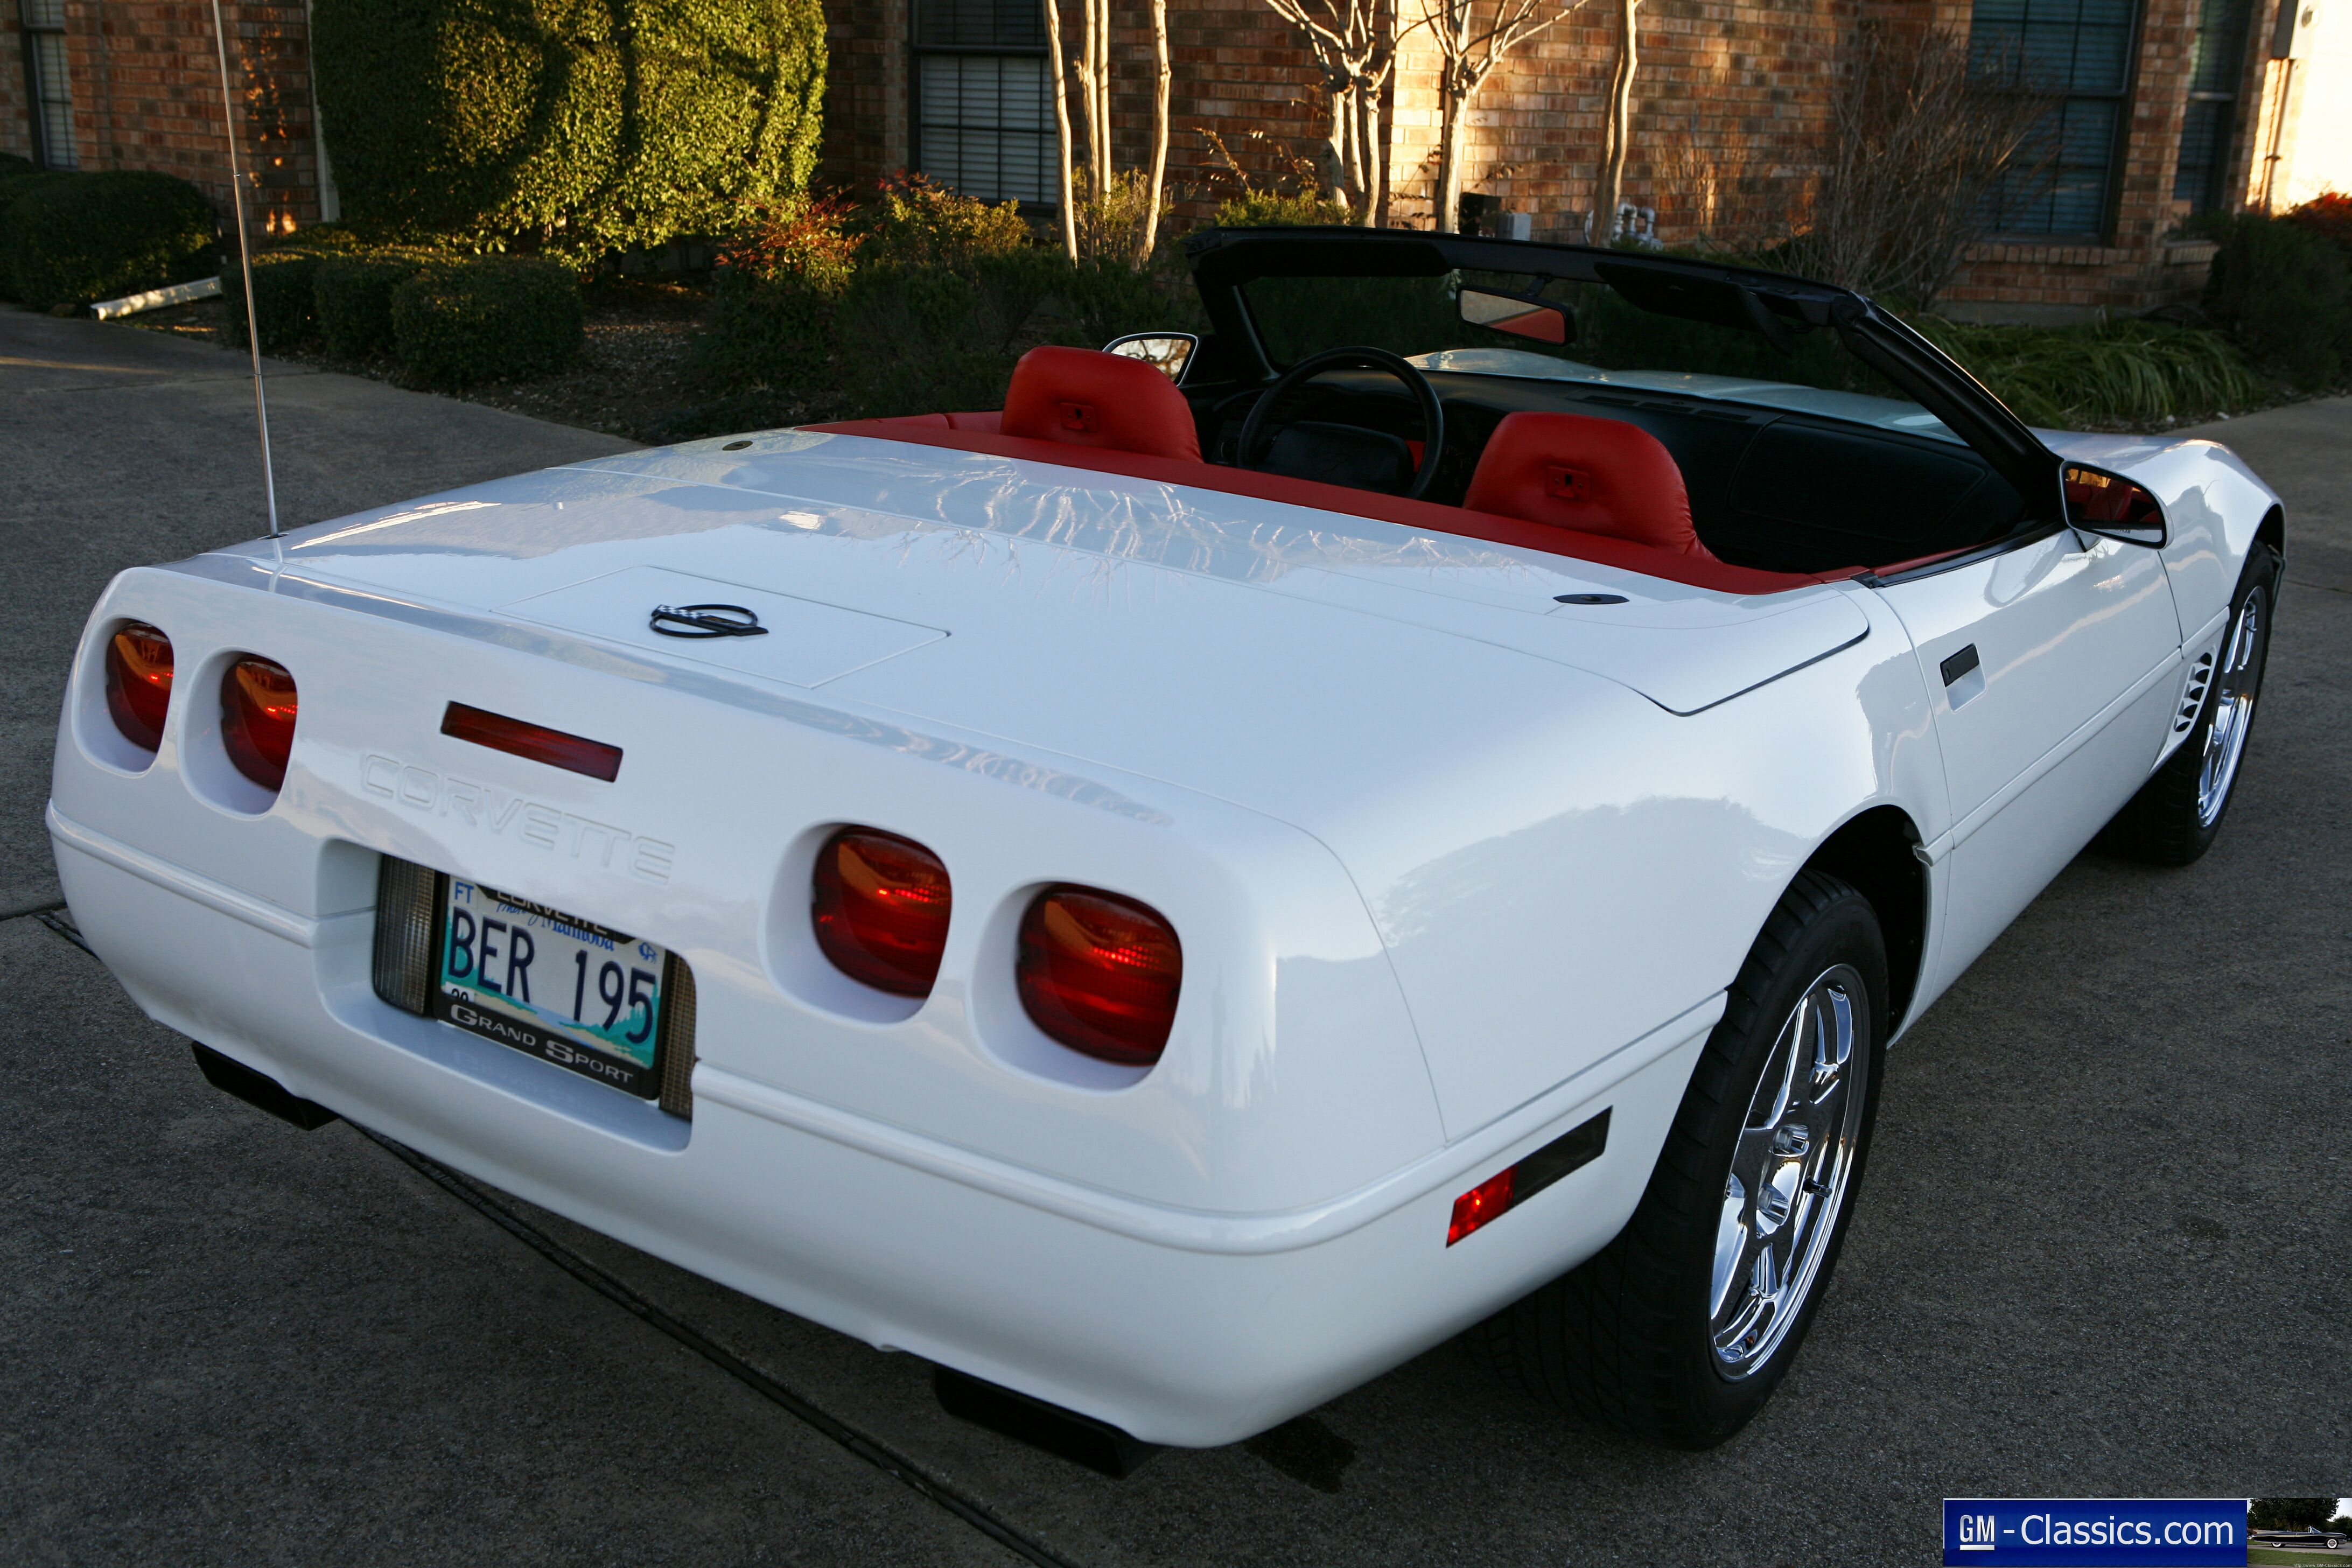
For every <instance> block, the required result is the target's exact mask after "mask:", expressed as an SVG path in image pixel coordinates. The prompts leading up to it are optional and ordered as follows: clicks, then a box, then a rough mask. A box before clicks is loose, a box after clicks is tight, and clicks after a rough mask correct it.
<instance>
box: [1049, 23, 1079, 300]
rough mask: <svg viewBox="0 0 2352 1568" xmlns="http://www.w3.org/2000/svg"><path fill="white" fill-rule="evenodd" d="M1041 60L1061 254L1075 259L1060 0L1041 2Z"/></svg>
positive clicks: (1073, 193) (1075, 222)
mask: <svg viewBox="0 0 2352 1568" xmlns="http://www.w3.org/2000/svg"><path fill="white" fill-rule="evenodd" d="M1044 5H1045V60H1046V63H1047V64H1048V65H1049V66H1051V67H1052V68H1053V74H1054V154H1055V156H1054V177H1055V195H1058V196H1059V197H1060V198H1061V203H1062V253H1063V254H1064V255H1065V256H1067V257H1068V258H1070V259H1071V260H1072V261H1076V260H1077V258H1078V203H1077V193H1076V191H1075V190H1074V189H1073V188H1072V186H1073V185H1074V184H1076V182H1075V181H1073V180H1072V179H1071V178H1070V72H1069V65H1068V62H1067V61H1066V60H1065V59H1064V58H1063V56H1062V6H1061V0H1044Z"/></svg>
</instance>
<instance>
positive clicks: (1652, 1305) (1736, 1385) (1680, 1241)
mask: <svg viewBox="0 0 2352 1568" xmlns="http://www.w3.org/2000/svg"><path fill="white" fill-rule="evenodd" d="M1841 965H1843V966H1844V972H1843V974H1841V977H1840V981H1839V984H1840V985H1841V986H1842V987H1843V985H1845V984H1846V979H1845V976H1846V975H1850V976H1852V977H1853V979H1854V980H1855V981H1858V987H1857V988H1858V989H1859V991H1860V992H1861V993H1862V994H1861V995H1859V996H1858V997H1854V998H1853V1004H1854V1005H1853V1007H1852V1014H1853V1020H1852V1028H1853V1036H1854V1038H1853V1046H1852V1052H1853V1054H1852V1061H1853V1063H1855V1064H1858V1065H1859V1067H1860V1069H1861V1079H1862V1081H1861V1083H1860V1084H1859V1085H1855V1084H1853V1082H1852V1081H1851V1079H1849V1080H1848V1082H1847V1089H1846V1092H1848V1093H1852V1092H1853V1090H1854V1089H1859V1090H1860V1099H1861V1105H1860V1108H1859V1111H1858V1115H1859V1123H1858V1125H1857V1124H1856V1123H1855V1122H1854V1121H1853V1120H1851V1118H1849V1117H1848V1116H1847V1115H1846V1113H1845V1111H1844V1110H1843V1109H1841V1110H1840V1111H1839V1112H1838V1116H1839V1118H1840V1124H1841V1125H1842V1126H1843V1128H1845V1129H1846V1132H1845V1138H1846V1145H1845V1152H1843V1155H1842V1158H1843V1163H1844V1174H1843V1182H1842V1184H1839V1185H1837V1186H1836V1188H1835V1196H1834V1198H1833V1199H1832V1202H1834V1203H1835V1205H1836V1206H1835V1209H1834V1212H1832V1213H1830V1214H1828V1215H1826V1216H1825V1218H1822V1217H1820V1216H1817V1217H1816V1218H1815V1220H1814V1223H1815V1224H1816V1225H1821V1224H1825V1225H1826V1226H1827V1229H1826V1239H1825V1240H1822V1241H1820V1242H1818V1243H1815V1244H1814V1247H1815V1250H1816V1253H1817V1256H1818V1264H1817V1266H1815V1267H1814V1268H1812V1270H1811V1275H1810V1278H1809V1279H1808V1280H1807V1281H1806V1283H1805V1284H1804V1286H1803V1287H1802V1289H1801V1295H1800V1297H1799V1299H1798V1300H1794V1301H1792V1302H1790V1303H1789V1304H1788V1306H1787V1308H1786V1310H1785V1313H1784V1315H1785V1317H1786V1319H1787V1322H1786V1326H1784V1327H1780V1328H1779V1329H1778V1330H1777V1333H1778V1338H1777V1340H1776V1342H1774V1343H1773V1344H1772V1345H1771V1346H1770V1347H1769V1350H1767V1351H1765V1352H1763V1353H1762V1354H1761V1355H1760V1357H1759V1359H1757V1360H1756V1361H1754V1362H1753V1363H1750V1364H1748V1365H1747V1366H1745V1367H1744V1368H1741V1369H1740V1370H1739V1371H1738V1373H1737V1374H1736V1375H1735V1374H1734V1373H1728V1372H1727V1371H1726V1370H1724V1367H1725V1363H1724V1361H1723V1359H1722V1358H1721V1357H1719V1355H1718V1353H1717V1340H1716V1336H1717V1323H1716V1317H1717V1313H1716V1310H1715V1309H1716V1302H1715V1300H1713V1297H1714V1292H1715V1289H1716V1288H1717V1262H1716V1250H1717V1234H1718V1228H1719V1227H1720V1226H1725V1225H1726V1224H1727V1223H1728V1222H1727V1215H1728V1214H1729V1212H1730V1205H1732V1203H1733V1202H1734V1200H1733V1198H1732V1195H1731V1189H1732V1175H1733V1169H1734V1166H1733V1158H1734V1155H1735V1153H1736V1152H1737V1151H1738V1147H1739V1142H1740V1139H1741V1137H1742V1136H1743V1132H1745V1131H1748V1130H1749V1127H1750V1122H1751V1111H1752V1110H1753V1108H1754V1107H1755V1106H1756V1105H1758V1104H1760V1103H1762V1101H1761V1100H1760V1099H1759V1088H1760V1086H1761V1085H1762V1083H1763V1079H1764V1074H1765V1071H1766V1069H1767V1068H1768V1067H1775V1068H1777V1067H1780V1066H1781V1065H1782V1064H1783V1063H1784V1062H1785V1061H1786V1060H1787V1059H1788V1052H1786V1051H1784V1050H1776V1049H1775V1047H1776V1046H1779V1045H1780V1043H1781V1042H1782V1041H1783V1039H1784V1034H1783V1031H1784V1027H1786V1026H1790V1024H1791V1023H1792V1016H1793V1014H1794V1013H1795V1010H1796V1008H1797V1005H1798V1004H1799V1002H1800V1001H1801V1000H1803V999H1804V998H1805V997H1806V996H1807V995H1808V994H1809V993H1811V992H1812V990H1813V987H1814V984H1815V982H1816V981H1817V980H1826V979H1828V978H1829V977H1830V976H1831V975H1832V974H1833V973H1840V971H1839V966H1841ZM1886 996H1887V986H1886V946H1885V938H1884V937H1883V936H1882V935H1881V933H1880V931H1879V925H1878V917H1877V914H1876V912H1875V911H1874V910H1872V908H1871V906H1870V901H1869V900H1866V899H1864V897H1863V896H1862V895H1861V894H1860V893H1858V892H1856V891H1855V890H1854V889H1853V888H1852V887H1850V886H1848V885H1847V884H1846V883H1844V882H1843V881H1840V880H1839V879H1836V878H1834V877H1829V876H1824V875H1822V874H1821V873H1819V872H1814V871H1806V872H1801V873H1800V874H1799V875H1798V877H1797V879H1796V880H1795V881H1794V882H1793V883H1791V884H1790V888H1789V890H1788V891H1787V892H1786V893H1785V894H1783V895H1782V897H1781V900H1780V904H1779V905H1778V906H1777V907H1776V908H1775V909H1774V910H1773V911H1772V916H1771V918H1770V919H1769V921H1766V922H1765V925H1764V930H1763V931H1762V933H1761V934H1760V935H1759V936H1758V937H1757V939H1756V944H1755V946H1754V947H1753V948H1751V949H1750V950H1749V951H1748V959H1747V962H1746V963H1743V964H1742V965H1741V966H1740V970H1739V975H1738V979H1737V980H1735V981H1734V982H1733V983H1732V986H1731V992H1730V1000H1729V1005H1727V1008H1726V1010H1725V1012H1724V1016H1723V1019H1722V1021H1721V1022H1720V1023H1718V1024H1717V1026H1715V1030H1714V1032H1713V1034H1711V1035H1710V1036H1709V1037H1708V1038H1707V1042H1706V1048H1705V1049H1704V1050H1703V1051H1702V1052H1701V1053H1700V1056H1699V1061H1698V1066H1697V1068H1696V1069H1695V1070H1694V1071H1693V1073H1692V1075H1691V1081H1690V1086H1689V1088H1688V1089H1685V1091H1684V1094H1683V1101H1682V1106H1681V1109H1680V1110H1677V1111H1676V1112H1675V1122H1674V1127H1673V1130H1672V1131H1669V1132H1668V1133H1667V1135H1666V1142H1665V1147H1664V1150H1663V1151H1662V1152H1660V1154H1659V1156H1658V1163H1657V1167H1656V1169H1655V1170H1654V1172H1653V1173H1652V1174H1651V1177H1650V1184H1649V1186H1648V1188H1647V1189H1646V1190H1645V1191H1644V1192H1643V1196H1642V1201H1641V1203H1640V1205H1638V1206H1637V1207H1636V1208H1635V1209H1634V1211H1633V1218H1632V1219H1631V1220H1630V1221H1629V1222H1627V1224H1626V1226H1625V1228H1624V1230H1623V1231H1622V1232H1621V1233H1619V1235H1618V1237H1617V1238H1616V1239H1615V1240H1614V1241H1612V1242H1611V1243H1610V1244H1609V1245H1608V1246H1607V1247H1604V1248H1603V1249H1602V1250H1601V1252H1600V1253H1599V1254H1598V1255H1597V1256H1595V1257H1594V1258H1591V1260H1590V1261H1588V1262H1586V1263H1585V1264H1583V1265H1582V1266H1581V1267H1580V1268H1575V1269H1573V1270H1571V1271H1570V1272H1569V1273H1568V1274H1566V1275H1563V1276H1562V1277H1561V1278H1559V1279H1555V1280H1553V1281H1552V1282H1551V1283H1550V1284H1549V1285H1545V1286H1542V1287H1540V1288H1539V1289H1536V1290H1535V1291H1533V1292H1531V1293H1530V1294H1528V1296H1526V1297H1524V1298H1522V1299H1521V1300H1518V1301H1517V1302H1515V1303H1513V1304H1512V1305H1511V1306H1508V1307H1507V1308H1505V1309H1504V1310H1502V1311H1500V1312H1497V1313H1496V1314H1495V1316H1493V1317H1492V1318H1489V1319H1488V1320H1486V1322H1484V1323H1482V1324H1480V1325H1478V1326H1477V1327H1476V1328H1474V1329H1472V1330H1471V1331H1470V1332H1469V1336H1468V1339H1469V1342H1470V1343H1469V1349H1470V1352H1471V1354H1472V1356H1473V1357H1474V1359H1475V1360H1476V1361H1478V1362H1480V1363H1483V1364H1485V1365H1486V1366H1488V1367H1489V1368H1491V1369H1493V1370H1495V1371H1496V1372H1497V1373H1500V1374H1501V1375H1502V1376H1503V1377H1504V1379H1505V1380H1506V1381H1507V1382H1510V1383H1513V1384H1517V1386H1519V1387H1521V1388H1523V1389H1525V1390H1527V1391H1528V1393H1530V1394H1535V1395H1537V1396H1538V1397H1539V1398H1542V1399H1544V1400H1546V1401H1548V1402H1549V1403H1551V1404H1554V1405H1559V1406H1560V1407H1562V1408H1564V1409H1566V1410H1568V1411H1570V1412H1571V1413H1573V1414H1575V1415H1580V1416H1582V1417H1583V1418H1585V1419H1586V1420H1589V1421H1592V1422H1595V1423H1598V1424H1600V1425H1601V1426H1610V1427H1613V1428H1615V1429H1617V1430H1618V1431H1621V1432H1624V1433H1628V1434H1630V1435H1632V1436H1637V1437H1643V1438H1646V1439H1648V1440H1650V1441H1653V1442H1656V1443H1661V1444H1664V1445H1666V1446H1668V1447H1676V1448H1693V1449H1696V1448H1711V1447H1715V1446H1716V1445H1717V1444H1718V1443H1721V1442H1723V1441H1724V1440H1725V1439H1726V1438H1727V1437H1729V1436H1731V1435H1732V1434H1733V1433H1735V1432H1737V1431H1738V1430H1739V1429H1740V1427H1742V1426H1746V1425H1747V1423H1748V1420H1749V1418H1751V1417H1752V1416H1754V1415H1755V1414H1756V1413H1757V1411H1759V1409H1761V1408H1762V1407H1763V1405H1764V1403H1765V1401H1766V1400H1767V1399H1768V1398H1769V1397H1770V1395H1771V1393H1772V1390H1773V1389H1774V1388H1775V1387H1776V1386H1778V1384H1780V1379H1781V1377H1782V1376H1783V1375H1784V1374H1785V1373H1787V1371H1788V1367H1789V1363H1790V1362H1791V1361H1793V1360H1794V1359H1795V1357H1796V1353H1797V1348H1798V1346H1799V1345H1800V1344H1801V1342H1803V1340H1804V1336H1805V1333H1806V1331H1807V1330H1808V1329H1809V1328H1810V1327H1811V1322H1812V1317H1813V1313H1814V1311H1815V1310H1816V1309H1817V1307H1818V1306H1819V1304H1820V1301H1821V1299H1822V1293H1823V1291H1824V1289H1826V1287H1827V1285H1828V1282H1829V1278H1830V1273H1831V1271H1832V1268H1834V1267H1835V1266H1836V1263H1837V1254H1838V1250H1839V1248H1840V1247H1842V1246H1843V1243H1844V1239H1845V1230H1846V1226H1847V1224H1848V1222H1849V1221H1850V1219H1851V1217H1852V1215H1853V1202H1854V1194H1855V1190H1856V1188H1857V1187H1858V1186H1859V1184H1860V1181H1861V1177H1862V1172H1863V1164H1864V1159H1865V1157H1866V1155H1867V1153H1868V1151H1869V1146H1870V1129H1871V1124H1872V1123H1873V1122H1874V1121H1875V1120H1876V1114H1877V1100H1878V1085H1879V1079H1880V1073H1879V1066H1880V1061H1881V1057H1882V1053H1883V1051H1884V1048H1885V1038H1886V1023H1887V1020H1886ZM1776 1080H1779V1079H1778V1075H1776ZM1780 1081H1785V1080H1780ZM1814 1081H1815V1082H1819V1081H1820V1080H1819V1079H1818V1078H1817V1079H1815V1080H1814ZM1784 1099H1785V1096H1784ZM1749 1135H1751V1136H1752V1135H1753V1134H1752V1132H1751V1133H1750V1134H1749ZM1773 1148H1774V1149H1775V1150H1776V1151H1778V1150H1779V1148H1780V1145H1779V1144H1778V1143H1776V1144H1774V1145H1773ZM1800 1157H1801V1151H1800ZM1801 1168H1802V1169H1804V1170H1808V1171H1810V1170H1811V1169H1812V1167H1811V1166H1803V1167H1801ZM1805 1190H1807V1191H1811V1188H1810V1186H1808V1187H1807V1188H1806V1189H1805ZM1791 1245H1792V1246H1794V1245H1798V1244H1796V1243H1792V1244H1791ZM1732 1272H1734V1273H1736V1269H1735V1270H1733V1271H1732Z"/></svg>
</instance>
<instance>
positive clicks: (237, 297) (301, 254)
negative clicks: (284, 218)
mask: <svg viewBox="0 0 2352 1568" xmlns="http://www.w3.org/2000/svg"><path fill="white" fill-rule="evenodd" d="M318 271H319V258H318V255H317V253H315V252H313V251H308V250H265V251H263V252H261V253H260V254H259V255H257V256H256V257H255V258H253V308H254V310H255V311H256V312H257V314H258V315H259V316H260V318H261V352H262V353H277V352H278V350H279V349H285V348H291V347H293V346H294V345H295V344H296V343H299V342H302V341H304V340H305V339H307V338H309V337H310V335H311V334H312V333H314V332H316V331H318V327H319V322H318V319H317V317H316V315H315V314H314V313H313V311H312V310H311V304H310V282H311V279H313V278H315V277H316V276H317V275H318ZM220 286H221V303H222V304H223V305H225V306H226V307H227V316H226V320H224V321H222V323H221V341H222V342H226V343H227V344H228V345H229V346H230V347H232V348H243V347H244V346H245V344H246V331H245V274H244V269H243V268H237V267H229V268H223V270H222V272H221V275H220Z"/></svg>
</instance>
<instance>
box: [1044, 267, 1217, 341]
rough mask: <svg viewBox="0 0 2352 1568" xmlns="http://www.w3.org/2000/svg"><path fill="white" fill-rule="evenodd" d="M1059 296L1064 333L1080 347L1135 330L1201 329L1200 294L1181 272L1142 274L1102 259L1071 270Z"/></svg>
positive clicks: (1056, 291)
mask: <svg viewBox="0 0 2352 1568" xmlns="http://www.w3.org/2000/svg"><path fill="white" fill-rule="evenodd" d="M1054 294H1055V299H1057V300H1059V301H1060V302H1061V305H1062V310H1063V313H1064V315H1065V317H1066V319H1067V322H1068V325H1067V327H1066V330H1065V331H1063V332H1062V333H1060V334H1059V335H1060V336H1061V338H1062V339H1063V340H1064V341H1065V342H1071V343H1075V344H1076V345H1077V346H1078V347H1080V348H1087V349H1098V348H1100V347H1102V346H1103V344H1105V343H1107V342H1110V341H1111V340H1112V339H1113V338H1118V337H1125V336H1126V335H1127V334H1128V333H1129V332H1149V331H1200V330H1201V325H1202V323H1201V320H1200V315H1201V303H1200V296H1199V295H1198V294H1195V293H1194V292H1193V291H1192V283H1191V279H1190V278H1189V276H1188V275H1187V274H1185V273H1184V272H1183V270H1182V269H1181V268H1174V269H1171V270H1167V271H1162V270H1160V269H1157V268H1152V269H1146V270H1142V271H1138V270H1137V269H1136V268H1132V267H1129V266H1128V265H1127V264H1126V263H1125V262H1123V261H1118V260H1115V259H1112V258H1100V257H1098V258H1092V259H1089V260H1086V261H1081V262H1079V263H1078V265H1077V266H1076V268H1074V269H1067V270H1066V271H1065V273H1064V275H1063V277H1062V279H1061V280H1060V281H1059V282H1058V283H1057V284H1056V285H1055V289H1054Z"/></svg>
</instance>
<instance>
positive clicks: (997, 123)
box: [915, 0, 1055, 203]
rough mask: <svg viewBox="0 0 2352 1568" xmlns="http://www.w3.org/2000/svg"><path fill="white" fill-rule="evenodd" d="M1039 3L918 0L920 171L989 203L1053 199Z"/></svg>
mask: <svg viewBox="0 0 2352 1568" xmlns="http://www.w3.org/2000/svg"><path fill="white" fill-rule="evenodd" d="M1050 91H1051V89H1050V88H1049V86H1048V84H1047V82H1046V79H1045V19H1044V13H1043V12H1042V11H1041V9H1040V8H1039V6H1038V5H1037V4H1036V0H915V167H916V168H917V169H919V170H920V171H921V172H922V173H923V174H929V176H930V177H931V178H932V179H935V180H938V181H940V182H941V183H942V184H950V185H953V186H954V187H955V188H956V189H958V190H960V191H961V192H962V193H963V194H964V195H968V196H978V197H981V198H982V200H985V201H1008V200H1018V201H1024V202H1046V203H1050V202H1052V201H1053V200H1054V196H1055V177H1054V103H1053V99H1052V98H1051V97H1050V96H1049V94H1050Z"/></svg>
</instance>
